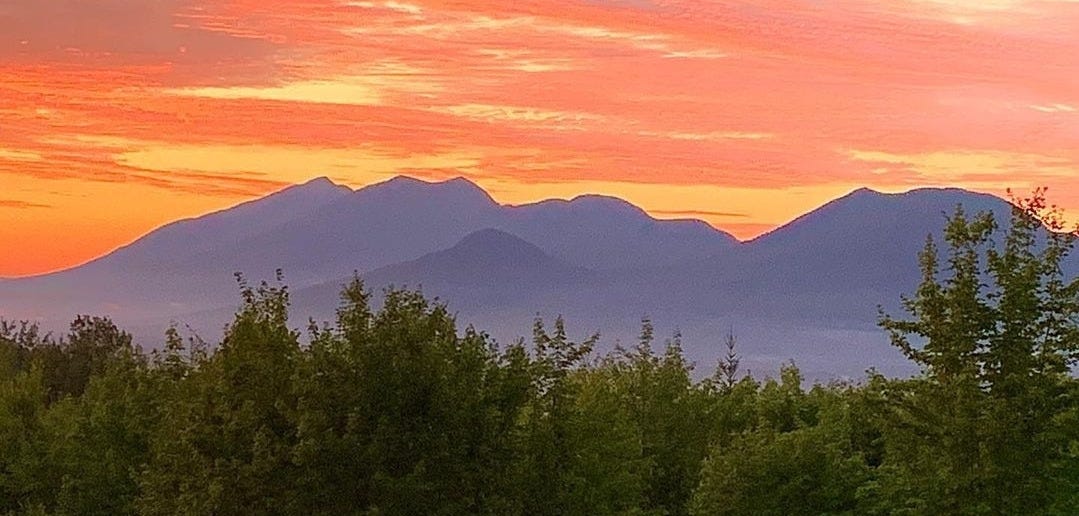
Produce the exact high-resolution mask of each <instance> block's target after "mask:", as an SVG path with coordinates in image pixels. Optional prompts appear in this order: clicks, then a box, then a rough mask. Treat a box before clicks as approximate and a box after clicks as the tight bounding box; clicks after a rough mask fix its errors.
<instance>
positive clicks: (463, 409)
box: [0, 194, 1079, 515]
mask: <svg viewBox="0 0 1079 516" xmlns="http://www.w3.org/2000/svg"><path fill="white" fill-rule="evenodd" d="M998 225H999V224H998V222H997V221H995V220H993V218H992V216H990V215H988V214H970V215H968V214H966V213H964V212H963V211H962V209H957V210H956V212H955V213H954V214H953V215H952V216H950V217H949V219H948V224H947V227H946V229H945V231H944V237H943V238H942V239H939V240H940V241H935V240H934V239H932V238H930V239H928V240H927V242H926V245H925V247H924V248H923V249H922V250H921V253H920V254H918V258H919V259H920V264H921V269H922V274H923V278H922V281H921V284H920V285H917V286H916V289H915V290H914V291H913V292H911V294H910V296H909V298H906V299H904V306H905V307H906V310H905V313H902V314H888V313H883V312H882V313H881V317H880V326H881V330H882V331H885V332H888V334H889V335H890V336H891V339H892V342H893V344H894V345H895V346H896V347H898V348H899V349H900V350H902V351H903V353H904V354H905V355H906V356H907V357H908V358H909V359H910V360H912V361H914V362H915V363H916V364H918V365H919V366H920V370H921V373H920V374H918V375H917V376H914V377H911V378H889V377H885V376H882V375H880V374H877V373H875V372H874V371H872V370H871V371H867V373H866V375H865V377H864V378H863V379H861V380H858V381H853V382H839V381H835V382H832V383H828V384H818V385H812V386H809V385H806V382H805V381H804V380H803V378H802V377H801V375H800V373H799V371H798V369H797V367H796V365H794V364H791V365H789V366H787V367H785V368H783V370H782V371H780V372H779V373H778V374H777V375H775V377H772V378H757V377H752V376H749V375H747V374H745V372H744V371H742V370H741V369H740V368H739V358H738V347H737V338H736V336H735V335H733V334H730V335H720V336H717V338H716V342H717V344H721V345H722V347H723V348H724V349H725V353H724V355H723V356H722V357H719V358H718V359H717V361H716V362H715V363H713V364H702V365H700V367H703V368H706V369H705V370H702V371H695V370H694V368H695V366H696V365H695V364H691V363H689V362H688V361H687V360H686V359H685V358H684V356H683V353H682V350H681V339H680V337H679V336H678V335H673V336H670V337H669V338H665V337H659V336H656V335H655V334H654V331H653V329H652V324H651V322H649V321H648V320H647V319H645V320H643V321H642V325H641V332H640V339H639V342H637V343H636V344H635V345H632V346H625V347H620V348H618V349H617V350H615V351H614V352H611V353H607V354H603V355H600V354H598V353H596V352H595V350H594V347H595V345H596V343H597V339H598V336H594V337H592V338H589V339H584V340H574V339H571V338H569V337H568V336H567V329H566V323H565V322H563V321H562V320H561V319H558V320H555V321H547V322H545V321H542V320H537V321H536V323H535V325H534V327H533V328H532V339H531V341H530V342H524V341H521V342H517V343H510V344H498V343H495V342H493V341H492V340H491V339H490V338H489V337H488V336H487V335H485V334H484V333H483V332H482V331H481V330H479V329H476V328H472V327H469V328H459V327H458V325H457V323H456V321H455V320H454V317H453V315H452V312H451V311H450V309H449V308H448V307H447V306H446V305H444V304H442V303H440V302H437V301H432V300H428V299H426V298H425V297H424V296H423V294H422V293H420V292H416V291H408V290H392V289H391V290H389V291H387V292H385V293H384V295H383V296H380V297H379V298H378V299H377V302H375V301H376V300H375V298H373V297H372V294H371V293H370V292H368V291H367V290H366V289H365V288H364V286H363V283H362V281H361V280H360V279H358V278H357V279H356V280H355V281H354V282H353V283H352V284H351V285H349V286H347V287H346V288H344V290H343V291H342V293H341V304H340V308H339V309H338V311H337V317H336V321H333V322H325V323H316V322H311V323H310V325H309V327H308V328H306V329H305V331H304V333H301V332H300V331H297V330H296V329H294V328H292V327H290V325H289V322H288V321H289V291H288V288H287V286H284V285H283V280H282V278H281V277H280V276H279V277H278V278H277V280H276V281H273V282H263V283H259V284H255V285H251V284H249V283H247V282H246V281H245V280H244V279H243V278H242V277H239V282H240V285H239V289H240V293H241V296H242V304H241V307H240V308H239V310H238V311H237V313H236V315H235V319H234V320H233V321H232V322H231V323H230V325H229V326H228V328H227V330H226V332H225V336H224V338H223V340H222V341H221V342H220V343H214V344H208V343H205V342H203V341H201V340H200V339H198V338H197V337H190V336H184V335H183V334H182V332H181V331H180V330H179V329H172V330H169V331H168V332H167V334H166V335H165V338H164V344H163V345H158V346H155V347H154V350H153V351H144V350H143V348H141V347H139V346H138V345H136V344H135V343H133V342H132V339H131V337H130V335H128V334H127V333H125V332H124V331H123V330H122V329H120V328H118V327H117V326H116V325H115V324H113V323H112V322H111V321H110V320H109V319H107V318H101V317H88V316H80V317H78V318H76V319H75V321H74V322H73V323H72V324H71V328H70V331H69V332H68V333H67V334H66V335H62V336H53V335H49V334H44V333H43V332H41V331H40V330H38V328H37V327H36V326H35V325H33V324H31V323H26V322H3V323H0V514H42V515H43V514H120V515H122V514H146V515H156V514H191V515H201V514H206V515H211V514H212V515H231V514H371V515H376V514H388V515H396V514H530V515H545V514H551V515H555V514H582V515H583V514H589V515H593V514H595V515H603V514H636V515H683V514H694V515H706V514H707V515H712V514H719V515H721V514H762V515H772V514H774V515H788V514H791V515H797V514H832V515H839V514H868V515H873V514H1079V382H1077V381H1076V379H1075V378H1074V377H1073V375H1072V374H1071V373H1072V369H1073V367H1074V365H1075V363H1076V359H1077V358H1079V281H1076V279H1074V278H1066V277H1064V275H1063V273H1062V272H1061V268H1060V263H1061V260H1062V259H1063V258H1064V257H1065V256H1066V255H1067V254H1068V253H1069V252H1070V251H1071V248H1072V245H1073V240H1074V238H1075V236H1074V233H1072V232H1069V231H1065V230H1064V225H1063V223H1062V222H1061V219H1060V218H1059V216H1058V215H1056V214H1055V212H1054V211H1053V210H1052V209H1051V208H1050V207H1047V205H1046V203H1045V201H1044V196H1043V195H1041V194H1036V195H1034V196H1033V197H1032V198H1031V199H1028V200H1025V201H1020V202H1018V203H1017V205H1016V207H1015V210H1014V213H1013V216H1012V220H1011V221H1010V223H1008V224H1006V225H999V226H1000V227H998ZM1046 227H1048V229H1049V231H1045V228H1046ZM998 240H999V241H998ZM916 254H917V250H912V253H911V256H912V259H914V257H915V255H916Z"/></svg>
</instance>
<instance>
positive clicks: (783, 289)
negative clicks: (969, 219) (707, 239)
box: [701, 189, 1011, 325]
mask: <svg viewBox="0 0 1079 516" xmlns="http://www.w3.org/2000/svg"><path fill="white" fill-rule="evenodd" d="M960 205H961V206H963V208H964V210H966V212H967V213H969V214H975V213H978V212H982V211H990V212H992V213H994V216H995V217H996V219H997V220H998V221H1001V223H1002V224H1003V225H1006V224H1007V220H1008V219H1009V217H1010V213H1011V205H1010V204H1009V203H1007V202H1006V201H1004V200H1002V199H1000V198H997V197H994V196H991V195H986V194H979V193H974V192H969V191H965V190H960V189H918V190H912V191H909V192H906V193H900V194H885V193H880V192H876V191H873V190H869V189H860V190H857V191H855V192H852V193H851V194H849V195H846V196H844V197H841V198H839V199H836V200H834V201H832V202H829V203H828V204H825V205H824V206H822V207H820V208H818V209H816V210H813V211H812V212H810V213H807V214H806V215H803V216H802V217H799V218H797V219H795V220H794V221H792V222H790V223H788V224H786V225H784V226H782V227H780V228H778V229H776V230H774V231H772V232H770V233H768V234H765V235H763V236H761V237H758V238H757V239H755V240H753V241H750V242H747V244H746V245H745V247H744V249H745V253H743V254H742V255H740V256H738V257H737V259H736V260H734V261H733V262H731V261H730V260H727V261H726V262H724V263H721V264H720V265H719V266H718V267H712V268H711V271H710V272H711V273H712V274H715V275H718V276H721V277H723V278H724V279H725V280H726V281H727V282H728V284H729V285H730V287H731V288H732V289H733V290H735V291H737V292H740V293H741V294H742V297H741V300H742V303H743V304H744V306H745V307H746V308H748V309H750V310H756V311H762V312H767V313H774V312H776V311H786V312H789V315H790V316H791V317H797V318H802V319H820V318H831V319H834V320H843V321H848V322H852V323H861V324H863V325H872V324H874V323H875V321H876V316H877V306H878V305H882V306H884V307H887V308H890V309H898V308H899V307H898V301H899V295H900V294H903V293H911V292H913V291H914V289H915V287H916V286H917V284H918V281H919V279H920V277H921V275H920V271H919V268H918V256H917V254H918V252H919V251H920V250H921V249H922V247H923V246H924V244H925V240H926V237H927V236H929V235H933V236H934V238H935V239H936V240H937V242H940V241H941V240H942V234H943V229H944V226H945V224H946V223H947V217H948V216H949V215H951V214H953V213H954V212H955V210H956V209H957V207H958V206H960ZM717 269H718V270H717ZM705 270H706V271H708V267H705ZM701 274H705V275H707V273H701Z"/></svg>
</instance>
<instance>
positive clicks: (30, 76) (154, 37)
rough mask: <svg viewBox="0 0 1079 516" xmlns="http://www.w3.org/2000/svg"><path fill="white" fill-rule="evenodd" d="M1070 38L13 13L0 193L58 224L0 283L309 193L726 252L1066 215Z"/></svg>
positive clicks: (638, 20)
mask: <svg viewBox="0 0 1079 516" xmlns="http://www.w3.org/2000/svg"><path fill="white" fill-rule="evenodd" d="M1077 26H1079V2H1075V1H1069V0H979V1H973V0H970V1H967V0H912V1H903V2H901V1H898V0H830V1H829V2H823V3H822V2H780V1H779V0H762V1H759V2H741V1H733V0H716V1H708V2H700V1H693V0H663V1H652V0H632V1H612V2H600V1H594V0H566V1H564V2H541V1H531V0H525V1H521V2H492V1H490V0H353V1H349V2H345V1H342V0H304V1H302V2H285V1H283V0H266V1H262V2H255V1H251V0H221V1H215V2H210V1H208V0H161V1H153V2H131V1H129V0H101V1H99V2H41V1H36V0H34V1H32V0H13V1H9V2H6V3H4V4H3V6H0V181H2V184H3V185H4V188H3V190H4V191H3V192H2V193H3V197H4V198H5V199H9V198H10V199H18V200H20V201H23V202H28V203H31V204H41V205H48V206H52V207H54V209H25V210H21V211H19V212H18V214H19V217H14V218H16V219H18V220H16V221H15V222H13V223H11V224H8V226H10V228H9V227H6V226H5V227H4V228H0V239H18V238H19V236H20V235H27V234H35V235H36V234H42V235H45V236H43V237H42V238H41V239H38V240H34V242H33V244H34V245H36V246H37V247H36V248H35V249H38V248H40V252H37V251H35V253H36V254H33V255H32V256H31V255H30V254H26V255H25V256H20V257H18V258H5V257H0V276H2V275H5V274H8V273H10V271H12V270H16V269H17V270H19V271H29V270H33V269H35V267H36V268H37V269H49V268H52V267H55V266H59V265H60V264H62V263H67V264H70V263H73V262H77V261H80V260H85V259H89V258H91V257H93V255H95V254H100V253H101V252H105V251H107V250H108V249H109V248H112V247H115V246H117V245H120V244H123V243H125V242H128V241H130V240H131V239H133V238H135V237H137V236H138V235H139V234H142V233H144V232H146V231H148V230H150V229H152V228H153V227H154V225H156V224H160V223H164V222H167V221H168V220H171V219H174V218H177V217H183V216H193V215H197V214H199V213H204V212H206V211H210V210H213V209H220V208H223V207H226V206H228V205H230V204H233V203H236V202H239V201H242V200H246V199H251V198H253V197H256V196H258V195H263V194H265V193H268V192H270V191H274V190H275V189H278V188H280V187H282V186H283V185H286V184H289V183H294V182H300V181H304V180H306V179H310V178H311V177H313V176H317V175H329V176H331V177H334V178H336V179H339V180H341V181H344V182H346V183H348V184H349V185H351V186H356V187H359V186H363V185H365V184H369V183H371V182H374V181H380V180H384V179H386V178H387V177H390V176H392V175H394V174H402V173H405V174H410V175H414V176H417V177H424V178H431V179H445V178H447V177H453V176H457V175H466V176H468V177H470V178H473V179H475V180H477V181H478V182H479V183H480V184H481V185H482V186H484V187H485V188H489V189H491V191H492V193H493V195H494V196H495V197H496V199H498V200H499V201H502V202H527V201H533V200H539V199H541V198H544V197H549V196H556V197H574V196H576V195H579V194H583V193H590V192H591V193H604V194H608V195H618V196H622V197H625V198H627V199H629V200H630V201H632V202H635V203H638V204H640V205H641V206H643V207H644V208H645V209H647V210H649V211H650V212H651V213H653V214H654V215H656V216H658V217H663V218H683V217H695V218H701V219H703V220H706V221H707V222H709V223H712V224H714V225H716V226H717V227H721V228H724V229H728V230H731V231H733V232H734V233H736V234H738V235H739V236H741V237H745V238H748V237H752V236H754V235H756V234H759V233H761V232H763V231H767V230H769V229H772V228H774V227H775V226H776V225H778V224H782V223H784V222H786V221H787V220H789V219H790V218H791V217H794V216H797V215H799V214H801V213H803V212H804V211H807V210H809V209H812V208H813V207H815V206H817V205H819V204H821V203H823V202H826V201H828V200H830V199H831V198H834V197H836V196H838V195H842V194H844V193H847V192H849V191H850V190H853V189H855V188H857V187H860V186H871V187H874V188H877V189H880V190H884V191H902V190H904V189H909V188H912V187H916V186H944V185H950V186H961V187H966V188H972V189H977V190H980V191H987V192H992V193H998V194H1001V193H1003V189H1004V188H1006V187H1008V186H1011V187H1013V188H1016V189H1019V190H1023V189H1025V188H1028V187H1034V186H1049V187H1050V188H1051V190H1050V191H1051V192H1052V193H1051V196H1052V199H1053V200H1054V201H1055V202H1057V203H1059V204H1061V205H1062V206H1064V207H1065V208H1066V209H1071V210H1073V211H1076V212H1079V191H1077V190H1076V188H1075V187H1074V185H1073V183H1074V180H1075V177H1077V176H1079V168H1077V164H1079V150H1077V149H1076V147H1075V142H1077V141H1079V116H1076V115H1077V114H1079V83H1077V82H1076V81H1075V77H1076V76H1079V61H1076V59H1075V56H1076V55H1079V32H1077V31H1076V30H1075V27H1077ZM76 194H77V195H76ZM81 196H94V197H95V198H96V199H97V202H91V201H90V200H88V199H84V198H83V197H81ZM136 201H137V202H136ZM149 207H152V209H150V208H149ZM726 214H745V215H746V216H745V217H729V216H726ZM117 221H120V222H117ZM84 233H86V234H95V233H96V235H92V237H91V236H87V237H85V238H84V237H83V234H84ZM4 260H7V261H4ZM33 264H37V265H33Z"/></svg>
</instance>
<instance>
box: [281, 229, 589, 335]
mask: <svg viewBox="0 0 1079 516" xmlns="http://www.w3.org/2000/svg"><path fill="white" fill-rule="evenodd" d="M361 276H362V278H363V280H364V283H365V285H366V286H367V288H368V289H370V290H372V291H375V292H378V291H381V290H382V289H383V288H387V287H391V286H395V287H399V288H418V289H421V290H423V292H424V293H425V294H426V295H428V296H435V297H439V298H440V299H444V300H447V301H450V302H451V303H452V308H453V309H454V310H467V311H473V312H484V311H490V310H491V309H498V310H506V309H511V307H512V309H513V310H519V311H524V312H526V313H529V314H533V313H535V311H536V310H537V309H538V308H539V305H549V301H550V299H549V298H548V296H555V297H556V298H557V297H560V296H562V295H563V294H564V293H566V292H573V291H577V290H579V289H583V288H586V287H588V286H590V285H594V284H596V283H597V282H598V281H600V276H599V275H598V274H597V273H595V272H593V271H590V270H588V269H585V268H583V267H576V266H573V265H570V264H568V263H566V262H564V261H562V260H559V259H557V258H554V257H552V256H550V255H548V254H546V253H545V252H544V251H543V250H542V249H540V248H539V247H537V246H536V245H533V244H531V243H529V242H526V241H524V240H523V239H521V238H519V237H516V236H514V235H511V234H509V233H506V232H504V231H501V230H498V229H490V228H489V229H483V230H480V231H477V232H474V233H471V234H469V235H467V236H465V237H464V238H463V239H461V241H460V242H458V243H457V244H456V245H454V246H453V247H450V248H449V249H445V250H442V251H437V252H434V253H429V254H427V255H424V256H422V257H420V258H418V259H416V260H411V261H408V262H404V263H400V264H396V265H391V266H388V267H383V268H380V269H377V270H374V271H371V272H368V273H364V274H362V275H361ZM351 280H352V276H346V277H342V278H338V279H337V280H334V281H329V282H326V283H323V284H320V285H315V286H312V287H308V288H305V289H301V290H299V291H297V292H296V293H295V294H294V296H293V299H294V301H295V306H296V308H297V312H299V313H310V314H319V315H322V316H324V317H326V316H328V315H330V314H332V313H333V308H334V307H336V302H337V300H338V294H339V293H340V291H341V289H342V287H343V286H344V285H346V284H348V283H349V282H350V281H351ZM545 298H547V299H545Z"/></svg>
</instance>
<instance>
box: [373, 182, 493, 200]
mask: <svg viewBox="0 0 1079 516" xmlns="http://www.w3.org/2000/svg"><path fill="white" fill-rule="evenodd" d="M360 192H362V193H364V194H365V195H371V194H376V195H379V194H382V195H392V196H398V195H404V196H409V197H414V196H415V197H419V196H423V197H431V196H432V195H437V196H444V197H449V198H453V199H456V200H457V201H460V202H464V201H472V202H479V203H482V204H485V205H486V204H497V203H495V200H494V199H492V198H491V196H490V194H488V193H487V191H486V190H484V189H483V188H480V186H479V185H477V184H476V183H473V182H472V181H469V180H468V179H465V178H463V177H455V178H453V179H448V180H446V181H425V180H423V179H418V178H415V177H410V176H396V177H393V178H392V179H389V180H387V181H383V182H381V183H375V184H372V185H369V186H367V187H364V188H361V189H359V190H357V193H360Z"/></svg>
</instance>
